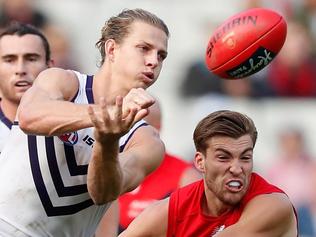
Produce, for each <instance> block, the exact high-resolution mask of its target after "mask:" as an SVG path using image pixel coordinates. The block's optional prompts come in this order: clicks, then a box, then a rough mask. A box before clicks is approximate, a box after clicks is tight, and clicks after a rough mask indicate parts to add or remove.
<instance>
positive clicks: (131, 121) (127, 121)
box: [122, 109, 138, 127]
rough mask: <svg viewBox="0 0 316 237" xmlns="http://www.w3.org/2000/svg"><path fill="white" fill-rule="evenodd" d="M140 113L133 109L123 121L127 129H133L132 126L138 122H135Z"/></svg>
mask: <svg viewBox="0 0 316 237" xmlns="http://www.w3.org/2000/svg"><path fill="white" fill-rule="evenodd" d="M137 113H138V110H137V109H131V110H130V111H129V113H128V115H127V116H126V117H125V118H124V119H123V120H122V121H124V123H125V126H127V127H131V126H132V124H134V123H135V122H137V121H136V120H135V116H136V114H137Z"/></svg>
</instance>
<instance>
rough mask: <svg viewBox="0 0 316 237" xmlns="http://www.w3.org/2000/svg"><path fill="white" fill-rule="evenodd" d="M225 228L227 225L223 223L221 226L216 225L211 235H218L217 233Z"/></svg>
mask: <svg viewBox="0 0 316 237" xmlns="http://www.w3.org/2000/svg"><path fill="white" fill-rule="evenodd" d="M224 229H225V225H221V226H218V227H216V228H215V230H214V231H213V233H212V236H211V237H214V236H216V234H217V233H219V232H221V231H223V230H224Z"/></svg>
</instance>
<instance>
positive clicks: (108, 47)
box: [104, 39, 116, 61]
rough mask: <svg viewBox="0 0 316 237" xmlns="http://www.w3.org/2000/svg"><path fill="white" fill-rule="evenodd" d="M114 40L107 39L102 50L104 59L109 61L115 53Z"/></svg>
mask: <svg viewBox="0 0 316 237" xmlns="http://www.w3.org/2000/svg"><path fill="white" fill-rule="evenodd" d="M115 46H116V43H115V40H113V39H108V40H107V41H106V42H105V43H104V50H105V55H106V56H105V58H108V59H110V61H113V60H114V51H115Z"/></svg>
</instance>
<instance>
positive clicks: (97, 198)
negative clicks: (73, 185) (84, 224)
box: [89, 192, 120, 205]
mask: <svg viewBox="0 0 316 237" xmlns="http://www.w3.org/2000/svg"><path fill="white" fill-rule="evenodd" d="M89 194H90V197H91V199H92V201H93V203H94V204H95V205H104V204H106V203H109V202H113V201H115V200H116V199H117V198H118V197H119V195H120V193H119V192H117V193H112V194H108V195H100V194H92V193H90V192H89Z"/></svg>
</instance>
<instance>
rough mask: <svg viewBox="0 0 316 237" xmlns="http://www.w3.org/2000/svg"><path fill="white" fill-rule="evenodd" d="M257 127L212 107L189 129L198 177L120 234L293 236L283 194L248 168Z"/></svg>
mask: <svg viewBox="0 0 316 237" xmlns="http://www.w3.org/2000/svg"><path fill="white" fill-rule="evenodd" d="M256 139H257V130H256V127H255V125H254V123H253V121H252V120H251V119H250V118H249V117H247V116H246V115H243V114H240V113H238V112H232V111H217V112H214V113H211V114H210V115H208V116H207V117H205V118H204V119H202V121H201V122H200V123H199V124H198V125H197V127H196V129H195V131H194V143H195V147H196V154H195V165H196V167H197V168H198V170H200V171H201V172H202V173H203V180H201V181H197V182H195V183H193V184H190V185H188V186H186V187H184V188H181V189H179V190H178V191H175V192H174V193H173V194H172V195H171V196H170V198H168V199H165V200H162V201H159V202H157V203H155V204H154V205H152V206H150V207H149V208H147V209H145V211H144V212H143V213H142V214H140V215H139V216H138V217H137V218H136V219H135V220H134V221H133V222H132V223H131V224H130V225H129V227H128V228H127V230H126V231H124V232H123V233H122V234H121V235H120V237H138V236H139V237H140V236H147V237H160V236H161V237H162V236H167V237H189V236H190V237H191V236H197V237H211V236H216V237H232V236H234V237H256V236H258V237H259V236H260V237H296V236H297V233H298V231H297V219H296V214H295V210H294V207H293V206H292V204H291V202H290V200H289V198H288V197H287V195H286V194H285V193H284V192H283V191H282V190H280V189H279V188H277V187H275V186H273V185H271V184H269V183H267V182H266V181H265V180H264V179H263V178H262V177H260V176H259V175H257V174H256V173H254V172H253V149H254V146H255V143H256Z"/></svg>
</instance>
